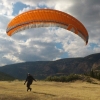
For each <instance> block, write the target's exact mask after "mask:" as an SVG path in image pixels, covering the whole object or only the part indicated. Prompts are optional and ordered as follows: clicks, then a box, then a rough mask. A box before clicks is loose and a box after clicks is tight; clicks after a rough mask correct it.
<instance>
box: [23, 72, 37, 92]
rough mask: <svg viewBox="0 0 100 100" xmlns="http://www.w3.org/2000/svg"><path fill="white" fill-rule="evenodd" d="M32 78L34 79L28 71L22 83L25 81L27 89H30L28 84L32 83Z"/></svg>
mask: <svg viewBox="0 0 100 100" xmlns="http://www.w3.org/2000/svg"><path fill="white" fill-rule="evenodd" d="M33 80H34V81H36V80H35V78H34V77H33V76H32V75H31V74H30V73H28V74H27V78H26V80H25V83H24V85H25V84H26V82H27V91H28V90H30V91H31V90H32V88H31V87H30V85H31V84H32V82H33Z"/></svg>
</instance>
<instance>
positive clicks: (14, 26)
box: [6, 9, 89, 44]
mask: <svg viewBox="0 0 100 100" xmlns="http://www.w3.org/2000/svg"><path fill="white" fill-rule="evenodd" d="M49 26H50V27H51V26H56V27H61V28H64V29H66V30H69V31H72V32H73V33H75V34H77V35H79V36H80V37H81V38H82V39H83V40H84V41H85V42H86V44H87V43H88V37H89V36H88V32H87V30H86V28H85V27H84V25H83V24H82V23H81V22H80V21H78V20H77V19H76V18H74V17H73V16H71V15H69V14H67V13H64V12H62V11H58V10H53V9H36V10H29V11H26V12H24V13H22V14H19V15H18V16H16V17H15V18H14V19H12V20H11V21H10V23H9V24H8V26H7V29H6V32H7V34H8V35H9V36H11V35H13V34H14V33H17V32H19V31H21V30H25V29H28V28H35V27H49Z"/></svg>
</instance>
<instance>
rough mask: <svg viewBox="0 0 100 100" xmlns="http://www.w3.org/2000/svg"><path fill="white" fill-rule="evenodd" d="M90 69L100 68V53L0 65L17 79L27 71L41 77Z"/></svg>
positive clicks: (0, 69)
mask: <svg viewBox="0 0 100 100" xmlns="http://www.w3.org/2000/svg"><path fill="white" fill-rule="evenodd" d="M91 69H95V70H100V53H97V54H92V55H89V56H86V57H83V58H65V59H60V60H56V61H36V62H24V63H18V64H11V65H6V66H3V67H0V71H2V72H4V73H7V74H9V75H11V76H14V77H15V78H18V79H25V78H26V74H27V73H31V74H32V75H34V77H35V78H37V79H43V78H45V77H47V76H49V75H60V74H70V73H76V74H83V73H86V72H89V71H90V70H91Z"/></svg>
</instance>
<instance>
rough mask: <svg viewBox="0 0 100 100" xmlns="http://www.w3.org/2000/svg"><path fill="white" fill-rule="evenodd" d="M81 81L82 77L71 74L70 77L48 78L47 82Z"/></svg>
mask: <svg viewBox="0 0 100 100" xmlns="http://www.w3.org/2000/svg"><path fill="white" fill-rule="evenodd" d="M78 79H81V77H80V76H79V75H77V74H70V75H68V76H66V75H62V76H49V77H47V78H46V81H56V82H70V81H75V80H78Z"/></svg>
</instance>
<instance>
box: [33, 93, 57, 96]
mask: <svg viewBox="0 0 100 100" xmlns="http://www.w3.org/2000/svg"><path fill="white" fill-rule="evenodd" d="M33 93H36V94H43V95H49V96H56V95H54V94H49V93H42V92H33Z"/></svg>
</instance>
